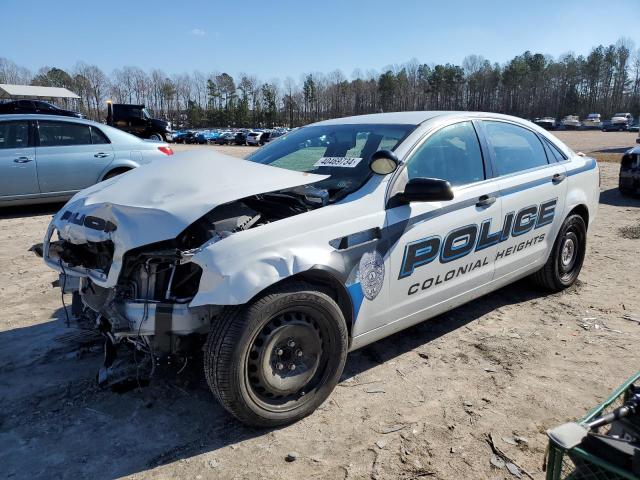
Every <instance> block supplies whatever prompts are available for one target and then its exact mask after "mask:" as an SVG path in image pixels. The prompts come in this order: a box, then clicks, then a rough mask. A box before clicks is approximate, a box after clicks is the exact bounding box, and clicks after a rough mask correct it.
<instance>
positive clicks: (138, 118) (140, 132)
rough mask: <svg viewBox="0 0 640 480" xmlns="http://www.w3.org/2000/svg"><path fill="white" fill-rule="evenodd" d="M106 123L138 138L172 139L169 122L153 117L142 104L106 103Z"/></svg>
mask: <svg viewBox="0 0 640 480" xmlns="http://www.w3.org/2000/svg"><path fill="white" fill-rule="evenodd" d="M107 125H111V126H113V127H115V128H118V129H120V130H122V131H125V132H127V133H131V134H132V135H135V136H136V137H140V138H148V139H150V140H157V141H161V142H164V141H168V142H170V141H172V140H173V132H172V130H171V122H167V121H166V120H161V119H159V118H153V115H152V114H151V112H150V111H149V110H148V109H147V108H146V107H145V106H144V105H132V104H125V103H114V104H111V103H108V104H107Z"/></svg>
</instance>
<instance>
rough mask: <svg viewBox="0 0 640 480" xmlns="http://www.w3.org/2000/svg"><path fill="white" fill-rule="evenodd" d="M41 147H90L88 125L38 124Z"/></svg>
mask: <svg viewBox="0 0 640 480" xmlns="http://www.w3.org/2000/svg"><path fill="white" fill-rule="evenodd" d="M38 136H39V138H40V146H41V147H60V146H70V145H91V129H90V127H89V125H83V124H80V123H72V122H48V121H40V122H38Z"/></svg>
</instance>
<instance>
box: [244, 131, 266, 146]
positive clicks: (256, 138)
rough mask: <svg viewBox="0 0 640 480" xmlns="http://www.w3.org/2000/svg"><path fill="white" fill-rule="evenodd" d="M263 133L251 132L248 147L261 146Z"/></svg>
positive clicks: (248, 137)
mask: <svg viewBox="0 0 640 480" xmlns="http://www.w3.org/2000/svg"><path fill="white" fill-rule="evenodd" d="M262 133H263V132H249V133H248V134H247V145H253V146H255V147H257V146H259V145H260V139H261V138H262Z"/></svg>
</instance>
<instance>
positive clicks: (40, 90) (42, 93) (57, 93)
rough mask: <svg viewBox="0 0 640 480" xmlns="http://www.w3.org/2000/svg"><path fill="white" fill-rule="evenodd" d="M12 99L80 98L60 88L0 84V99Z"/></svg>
mask: <svg viewBox="0 0 640 480" xmlns="http://www.w3.org/2000/svg"><path fill="white" fill-rule="evenodd" d="M14 97H45V98H80V97H79V96H78V95H76V94H75V93H73V92H72V91H71V90H67V89H66V88H61V87H37V86H34V85H9V84H6V83H0V98H14Z"/></svg>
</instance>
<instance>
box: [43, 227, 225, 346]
mask: <svg viewBox="0 0 640 480" xmlns="http://www.w3.org/2000/svg"><path fill="white" fill-rule="evenodd" d="M55 233H56V229H55V227H50V228H49V230H48V231H47V235H46V237H45V241H44V243H43V244H42V246H34V247H32V250H33V251H35V252H36V253H41V254H42V257H43V259H44V261H45V262H46V263H47V265H49V266H50V267H51V268H53V269H54V270H57V271H58V272H59V274H60V280H59V282H58V284H59V285H58V286H60V287H61V288H62V289H63V292H64V293H70V294H72V295H73V308H72V312H73V314H74V315H78V316H80V315H84V316H86V317H89V318H91V319H92V321H94V322H95V325H96V326H97V327H98V328H100V329H101V330H103V331H106V333H108V334H109V335H111V336H112V337H113V338H114V339H115V340H118V339H124V338H140V337H148V338H150V339H152V341H153V342H154V343H155V344H156V346H157V350H158V351H160V352H172V351H174V350H175V343H176V342H175V341H174V340H175V337H185V336H190V335H205V334H206V333H207V332H208V331H209V327H210V325H211V319H212V317H214V316H215V315H217V314H218V312H219V310H220V307H216V306H210V305H206V306H198V307H190V306H189V302H190V300H191V299H192V298H193V295H195V292H196V291H197V286H198V284H199V275H200V274H201V269H200V267H199V266H197V265H195V264H188V265H187V263H188V260H189V259H188V258H187V257H185V256H184V255H183V253H181V252H177V251H176V250H166V251H158V252H154V251H150V252H141V253H137V254H135V256H134V255H129V254H127V255H125V258H124V262H123V264H124V267H125V268H124V269H123V271H122V272H121V273H120V275H119V279H118V281H117V283H116V285H115V286H113V287H102V286H101V285H100V284H101V283H103V282H105V281H106V279H107V278H108V275H109V272H110V269H111V265H112V261H113V247H112V244H111V242H110V241H104V242H90V241H85V242H84V243H82V242H79V243H72V242H70V241H69V240H67V239H64V238H62V237H60V236H59V235H58V240H54V239H53V236H54V234H55ZM132 265H133V266H132ZM186 282H189V284H188V285H186V286H185V283H186ZM172 339H173V340H172Z"/></svg>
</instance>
